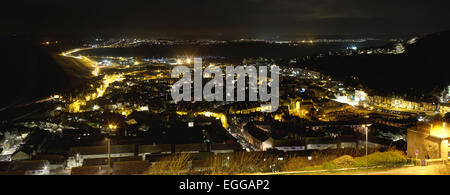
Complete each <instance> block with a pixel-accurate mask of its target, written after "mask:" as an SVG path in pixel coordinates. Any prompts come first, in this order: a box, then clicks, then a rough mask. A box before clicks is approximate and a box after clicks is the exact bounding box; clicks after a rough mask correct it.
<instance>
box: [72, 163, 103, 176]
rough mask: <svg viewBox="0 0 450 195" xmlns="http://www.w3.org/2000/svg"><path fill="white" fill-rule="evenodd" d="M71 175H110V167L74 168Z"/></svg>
mask: <svg viewBox="0 0 450 195" xmlns="http://www.w3.org/2000/svg"><path fill="white" fill-rule="evenodd" d="M70 175H108V166H107V165H99V166H86V167H73V168H72V169H71V172H70Z"/></svg>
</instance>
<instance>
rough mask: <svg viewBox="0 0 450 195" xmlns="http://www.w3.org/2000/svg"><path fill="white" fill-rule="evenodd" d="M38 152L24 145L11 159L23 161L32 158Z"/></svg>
mask: <svg viewBox="0 0 450 195" xmlns="http://www.w3.org/2000/svg"><path fill="white" fill-rule="evenodd" d="M34 154H36V152H35V151H34V150H33V148H31V147H27V146H24V147H22V148H20V149H19V150H18V151H16V152H15V153H14V154H12V155H11V160H13V161H21V160H30V159H31V158H32V157H33V155H34Z"/></svg>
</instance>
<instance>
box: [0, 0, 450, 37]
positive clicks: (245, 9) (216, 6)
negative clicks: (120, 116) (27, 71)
mask: <svg viewBox="0 0 450 195" xmlns="http://www.w3.org/2000/svg"><path fill="white" fill-rule="evenodd" d="M446 1H447V0H146V1H132V0H125V1H120V2H116V1H97V0H70V1H66V0H39V1H36V0H22V1H17V2H15V3H14V4H13V5H8V6H2V10H0V11H1V12H0V15H1V18H2V20H3V27H2V28H1V30H0V32H1V33H2V34H8V33H28V34H48V35H52V34H67V35H105V36H106V35H109V36H116V35H128V36H146V37H173V38H181V37H195V38H220V37H224V38H225V37H226V38H228V37H235V38H237V37H255V38H290V37H296V36H300V35H379V34H389V35H410V34H426V33H433V32H437V31H442V30H448V29H450V12H449V10H448V6H447V5H445V2H446Z"/></svg>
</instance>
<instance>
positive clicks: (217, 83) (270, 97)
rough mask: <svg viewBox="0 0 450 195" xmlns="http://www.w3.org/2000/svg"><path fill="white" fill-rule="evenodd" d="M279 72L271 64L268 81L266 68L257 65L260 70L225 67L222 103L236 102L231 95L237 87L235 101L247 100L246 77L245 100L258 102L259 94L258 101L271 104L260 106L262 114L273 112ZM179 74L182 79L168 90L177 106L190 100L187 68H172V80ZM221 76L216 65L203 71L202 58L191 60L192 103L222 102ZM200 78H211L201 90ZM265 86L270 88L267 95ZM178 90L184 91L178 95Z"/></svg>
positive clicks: (189, 81) (189, 78) (277, 99)
mask: <svg viewBox="0 0 450 195" xmlns="http://www.w3.org/2000/svg"><path fill="white" fill-rule="evenodd" d="M279 71H280V69H279V67H278V66H276V65H272V66H271V67H270V72H271V74H270V76H271V78H268V77H267V66H259V71H258V70H257V69H256V68H255V67H254V66H246V67H244V66H236V67H233V66H227V67H226V83H225V84H226V85H225V86H226V99H225V100H226V101H228V102H233V101H235V94H234V92H235V88H237V90H236V91H237V101H246V84H245V83H246V82H245V80H246V79H245V78H246V75H248V85H249V86H248V91H249V95H248V101H258V91H259V101H262V102H266V101H270V104H267V105H261V111H262V112H275V111H276V110H278V106H279ZM258 72H259V75H258ZM180 74H182V75H183V76H182V78H181V79H180V80H179V81H178V82H176V83H175V84H174V85H173V86H172V88H171V95H172V98H173V100H174V101H175V102H176V103H177V102H179V101H192V96H191V83H192V77H191V70H190V69H189V68H188V67H186V66H177V67H175V68H173V69H172V73H171V77H172V78H179V77H180ZM212 75H214V77H212ZM258 76H259V77H258ZM223 77H224V75H223V72H222V70H221V69H220V68H219V67H217V66H209V67H207V68H206V69H205V70H204V71H203V72H202V59H201V58H194V82H193V83H194V101H203V98H204V99H205V100H206V101H224V97H223V96H224V90H223V88H224V80H223ZM235 77H237V79H235ZM202 78H212V80H211V81H209V82H207V83H206V84H205V86H204V88H203V89H202V87H203V85H202ZM258 80H259V82H258ZM235 83H237V84H236V87H235ZM258 85H259V86H258ZM268 87H270V94H269V92H268ZM181 88H182V89H183V90H182V93H180V89H181ZM213 88H214V89H215V90H214V93H212V89H213Z"/></svg>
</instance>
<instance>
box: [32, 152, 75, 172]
mask: <svg viewBox="0 0 450 195" xmlns="http://www.w3.org/2000/svg"><path fill="white" fill-rule="evenodd" d="M33 160H47V161H48V162H49V163H50V170H56V169H64V168H66V165H67V158H66V157H64V156H61V155H37V156H35V157H34V158H33Z"/></svg>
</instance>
